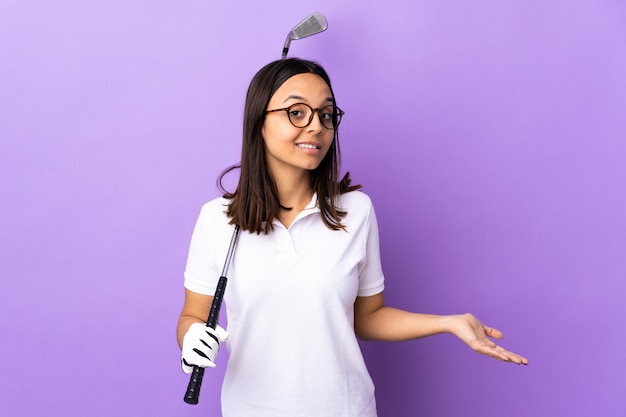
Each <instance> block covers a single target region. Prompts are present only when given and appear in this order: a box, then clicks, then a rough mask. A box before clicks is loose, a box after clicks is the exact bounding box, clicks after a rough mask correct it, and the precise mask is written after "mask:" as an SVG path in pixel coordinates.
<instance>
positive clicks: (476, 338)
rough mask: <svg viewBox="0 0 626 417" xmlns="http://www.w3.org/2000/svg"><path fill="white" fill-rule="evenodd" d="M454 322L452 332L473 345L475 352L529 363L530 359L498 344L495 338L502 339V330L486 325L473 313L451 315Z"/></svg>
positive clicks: (469, 344) (522, 363) (520, 363)
mask: <svg viewBox="0 0 626 417" xmlns="http://www.w3.org/2000/svg"><path fill="white" fill-rule="evenodd" d="M451 317H452V318H453V323H452V325H451V332H452V333H453V334H455V335H456V336H457V337H458V338H459V339H461V340H462V341H463V342H465V344H467V345H468V346H469V347H471V348H472V349H473V350H474V351H475V352H477V353H481V354H483V355H487V356H491V357H492V358H496V359H500V360H501V361H504V362H513V363H516V364H518V365H528V359H526V358H525V357H523V356H521V355H518V354H517V353H513V352H511V351H509V350H507V349H505V348H503V347H502V346H499V345H497V344H496V343H495V342H494V341H493V340H491V339H490V338H493V339H502V332H501V331H500V330H497V329H494V328H493V327H489V326H485V325H484V324H482V323H481V322H480V320H478V318H476V317H475V316H474V315H472V314H469V313H467V314H462V315H456V316H451Z"/></svg>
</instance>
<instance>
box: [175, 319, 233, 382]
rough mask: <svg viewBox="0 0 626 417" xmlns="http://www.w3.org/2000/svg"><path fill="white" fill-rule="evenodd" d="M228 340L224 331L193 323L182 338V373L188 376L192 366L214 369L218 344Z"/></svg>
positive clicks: (218, 327)
mask: <svg viewBox="0 0 626 417" xmlns="http://www.w3.org/2000/svg"><path fill="white" fill-rule="evenodd" d="M226 339H228V333H226V330H224V329H223V328H221V327H220V326H217V327H216V328H215V330H213V329H212V328H210V327H208V326H207V325H206V324H204V323H194V324H192V325H191V326H190V327H189V330H187V333H185V336H184V337H183V352H182V356H181V358H180V359H181V364H182V368H183V372H184V373H186V374H190V373H191V372H192V371H193V367H194V366H199V367H201V368H206V367H210V368H214V367H215V357H216V356H217V352H218V351H219V350H220V343H221V342H224V341H226Z"/></svg>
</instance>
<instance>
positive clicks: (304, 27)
mask: <svg viewBox="0 0 626 417" xmlns="http://www.w3.org/2000/svg"><path fill="white" fill-rule="evenodd" d="M326 28H328V23H327V22H326V18H325V17H324V15H323V14H321V13H320V12H314V13H311V14H310V15H309V16H308V17H307V18H306V19H304V20H303V21H302V22H300V23H298V24H297V25H296V26H295V27H294V28H293V29H291V32H289V34H288V35H287V39H286V40H285V46H283V59H285V58H286V57H287V52H289V45H290V44H291V41H292V40H296V39H302V38H306V37H307V36H311V35H315V34H317V33H320V32H323V31H325V30H326Z"/></svg>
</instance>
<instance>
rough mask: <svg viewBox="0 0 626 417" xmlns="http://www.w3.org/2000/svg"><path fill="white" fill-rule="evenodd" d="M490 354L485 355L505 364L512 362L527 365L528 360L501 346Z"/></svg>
mask: <svg viewBox="0 0 626 417" xmlns="http://www.w3.org/2000/svg"><path fill="white" fill-rule="evenodd" d="M491 353H492V354H489V353H487V354H489V356H492V357H495V358H497V359H500V360H503V361H505V362H512V363H516V364H518V365H528V359H526V358H525V357H523V356H521V355H518V354H517V353H514V352H511V351H510V350H507V349H504V348H503V347H501V346H496V347H495V348H494V349H493V351H492V352H491Z"/></svg>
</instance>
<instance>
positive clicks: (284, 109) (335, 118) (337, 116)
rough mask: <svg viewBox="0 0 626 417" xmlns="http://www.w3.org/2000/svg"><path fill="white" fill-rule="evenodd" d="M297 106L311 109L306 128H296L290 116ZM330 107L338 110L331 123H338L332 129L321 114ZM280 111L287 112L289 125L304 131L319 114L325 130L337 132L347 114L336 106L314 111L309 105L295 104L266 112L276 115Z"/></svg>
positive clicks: (330, 105) (331, 105)
mask: <svg viewBox="0 0 626 417" xmlns="http://www.w3.org/2000/svg"><path fill="white" fill-rule="evenodd" d="M295 106H306V107H308V108H309V109H311V115H310V116H309V121H308V122H307V123H306V124H305V125H304V126H296V125H295V124H294V122H293V120H291V116H290V114H289V112H290V111H291V110H292V108H293V107H295ZM328 107H334V108H335V110H336V114H333V119H332V120H331V123H332V122H333V121H335V120H336V121H337V123H333V126H332V127H328V126H326V123H325V120H324V119H323V118H322V113H321V111H322V110H323V109H326V108H328ZM279 111H284V112H287V118H288V119H289V123H291V124H292V126H293V127H297V128H299V129H304V128H305V127H307V126H309V125H310V124H311V123H312V122H313V116H314V115H315V113H317V116H318V117H319V119H320V123H321V124H322V126H324V128H326V129H328V130H335V129H337V127H339V123H341V117H342V116H343V115H344V114H346V113H345V112H344V111H343V110H341V109H340V108H339V107H337V106H335V105H333V104H329V105H327V106H324V107H321V108H320V107H318V108H316V109H314V108H313V107H311V106H309V105H308V104H306V103H294V104H292V105H291V106H289V107H283V108H282V109H274V110H266V112H265V113H274V112H279Z"/></svg>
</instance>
